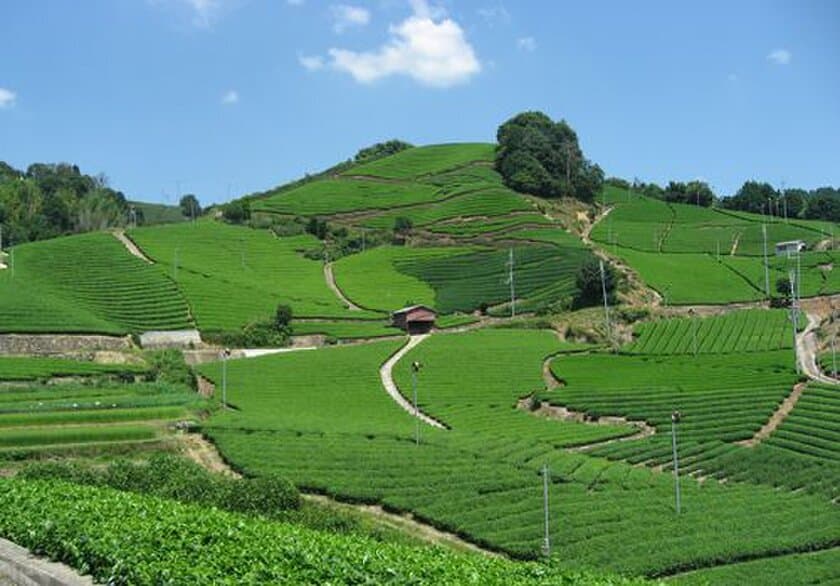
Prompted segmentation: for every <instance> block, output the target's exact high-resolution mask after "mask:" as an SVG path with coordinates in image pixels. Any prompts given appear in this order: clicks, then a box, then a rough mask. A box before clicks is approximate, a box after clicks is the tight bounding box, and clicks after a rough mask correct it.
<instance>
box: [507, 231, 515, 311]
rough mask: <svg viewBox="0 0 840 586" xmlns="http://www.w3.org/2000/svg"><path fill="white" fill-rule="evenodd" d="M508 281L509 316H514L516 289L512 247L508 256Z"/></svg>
mask: <svg viewBox="0 0 840 586" xmlns="http://www.w3.org/2000/svg"><path fill="white" fill-rule="evenodd" d="M508 258H509V260H508V283H510V317H516V289H515V287H514V282H513V249H512V248H511V249H510V254H509V256H508Z"/></svg>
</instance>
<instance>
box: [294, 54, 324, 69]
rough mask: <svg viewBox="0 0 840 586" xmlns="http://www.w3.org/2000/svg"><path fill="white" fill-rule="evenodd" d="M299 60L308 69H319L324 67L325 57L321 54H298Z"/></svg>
mask: <svg viewBox="0 0 840 586" xmlns="http://www.w3.org/2000/svg"><path fill="white" fill-rule="evenodd" d="M298 62H299V63H300V64H301V65H302V66H303V68H304V69H306V70H307V71H319V70H321V69H323V68H324V58H323V57H321V56H320V55H298Z"/></svg>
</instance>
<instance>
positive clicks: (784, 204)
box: [782, 181, 788, 224]
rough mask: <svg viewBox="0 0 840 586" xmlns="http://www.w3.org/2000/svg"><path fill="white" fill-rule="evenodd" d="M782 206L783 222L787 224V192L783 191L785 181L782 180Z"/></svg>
mask: <svg viewBox="0 0 840 586" xmlns="http://www.w3.org/2000/svg"><path fill="white" fill-rule="evenodd" d="M782 207H783V208H784V212H785V224H787V221H788V217H787V192H786V191H785V182H784V181H782Z"/></svg>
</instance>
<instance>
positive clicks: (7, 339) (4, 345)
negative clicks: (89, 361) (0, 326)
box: [0, 334, 132, 356]
mask: <svg viewBox="0 0 840 586" xmlns="http://www.w3.org/2000/svg"><path fill="white" fill-rule="evenodd" d="M131 346H132V344H131V338H130V337H129V336H125V337H117V336H82V335H71V334H0V355H9V354H22V355H29V356H56V355H65V354H73V353H78V352H92V351H97V350H107V351H110V352H120V351H124V350H129V349H131Z"/></svg>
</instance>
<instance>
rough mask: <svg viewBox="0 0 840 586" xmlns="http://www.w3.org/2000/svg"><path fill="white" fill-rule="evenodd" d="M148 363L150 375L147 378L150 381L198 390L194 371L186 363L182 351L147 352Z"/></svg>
mask: <svg viewBox="0 0 840 586" xmlns="http://www.w3.org/2000/svg"><path fill="white" fill-rule="evenodd" d="M146 362H148V364H149V373H148V375H147V377H146V378H147V379H148V380H156V381H160V382H164V383H170V384H176V385H184V386H186V387H189V388H191V389H194V388H196V382H195V376H194V375H193V372H192V369H191V368H190V367H189V366H187V363H186V362H184V355H183V354H182V353H181V351H180V350H153V351H150V352H146Z"/></svg>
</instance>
